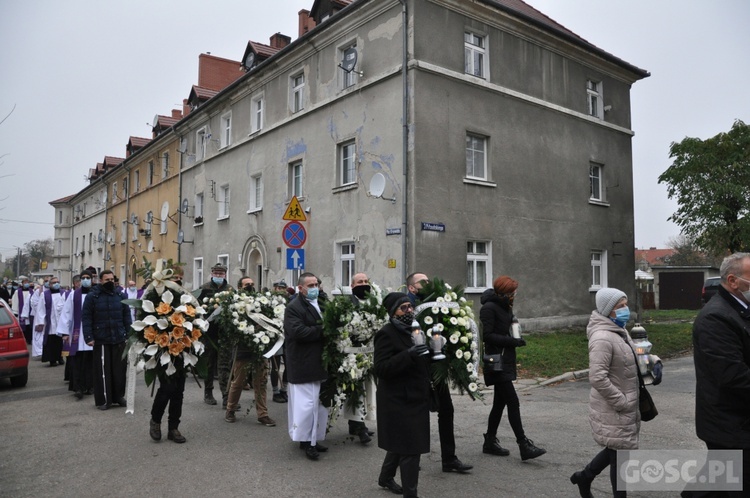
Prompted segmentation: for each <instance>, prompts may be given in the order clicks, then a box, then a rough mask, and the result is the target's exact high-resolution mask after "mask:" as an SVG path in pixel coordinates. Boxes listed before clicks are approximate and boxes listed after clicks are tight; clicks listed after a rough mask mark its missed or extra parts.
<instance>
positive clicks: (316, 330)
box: [284, 273, 328, 460]
mask: <svg viewBox="0 0 750 498" xmlns="http://www.w3.org/2000/svg"><path fill="white" fill-rule="evenodd" d="M297 286H298V290H297V292H298V296H297V298H296V299H293V300H291V301H290V302H289V304H288V305H287V307H286V311H285V312H284V339H285V342H284V347H285V348H286V369H287V376H288V379H289V404H288V408H287V412H288V417H289V436H290V437H291V438H292V441H299V443H300V445H299V446H300V448H301V449H303V450H304V451H305V455H306V456H307V458H309V459H310V460H317V459H318V457H319V456H320V455H319V453H320V452H323V451H326V450H328V448H327V447H325V446H323V445H322V444H320V443H319V442H318V441H323V440H324V439H325V436H326V427H327V425H328V410H327V409H326V408H325V407H324V406H323V405H322V404H321V403H320V386H321V384H322V383H323V381H325V380H326V378H327V377H328V373H327V372H326V370H325V369H324V368H323V320H322V317H323V311H324V309H325V305H324V304H323V301H319V300H318V295H319V286H318V279H317V277H315V275H313V274H312V273H303V274H302V275H300V276H299V280H298V281H297Z"/></svg>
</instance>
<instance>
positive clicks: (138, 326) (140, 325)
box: [130, 315, 151, 332]
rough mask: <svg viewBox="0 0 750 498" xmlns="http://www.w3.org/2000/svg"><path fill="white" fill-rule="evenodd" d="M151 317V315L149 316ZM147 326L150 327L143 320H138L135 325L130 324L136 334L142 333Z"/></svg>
mask: <svg viewBox="0 0 750 498" xmlns="http://www.w3.org/2000/svg"><path fill="white" fill-rule="evenodd" d="M149 316H151V315H149ZM146 325H148V324H147V323H146V322H144V321H142V320H136V321H134V322H133V323H131V324H130V328H132V329H133V330H135V331H136V332H140V331H141V330H143V329H145V328H146Z"/></svg>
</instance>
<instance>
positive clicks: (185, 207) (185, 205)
mask: <svg viewBox="0 0 750 498" xmlns="http://www.w3.org/2000/svg"><path fill="white" fill-rule="evenodd" d="M180 211H181V212H182V214H187V212H188V200H187V199H182V209H181V210H180Z"/></svg>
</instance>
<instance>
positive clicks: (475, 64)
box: [464, 31, 485, 78]
mask: <svg viewBox="0 0 750 498" xmlns="http://www.w3.org/2000/svg"><path fill="white" fill-rule="evenodd" d="M484 47H485V37H484V36H481V35H477V34H475V33H471V32H469V31H467V32H465V33H464V58H465V61H464V65H465V68H464V71H465V72H466V74H473V75H474V76H479V77H480V78H484V77H485V70H484Z"/></svg>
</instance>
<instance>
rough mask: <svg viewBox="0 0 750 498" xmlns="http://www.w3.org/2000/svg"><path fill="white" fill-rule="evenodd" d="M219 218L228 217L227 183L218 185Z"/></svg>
mask: <svg viewBox="0 0 750 498" xmlns="http://www.w3.org/2000/svg"><path fill="white" fill-rule="evenodd" d="M218 201H219V219H220V220H223V219H225V218H229V185H222V186H221V187H219V198H218Z"/></svg>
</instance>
